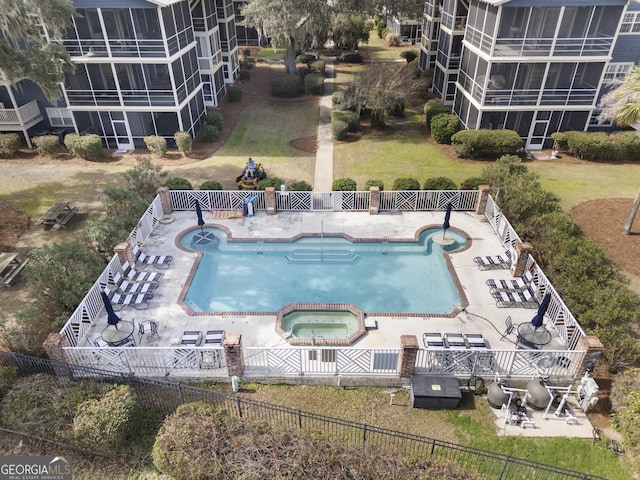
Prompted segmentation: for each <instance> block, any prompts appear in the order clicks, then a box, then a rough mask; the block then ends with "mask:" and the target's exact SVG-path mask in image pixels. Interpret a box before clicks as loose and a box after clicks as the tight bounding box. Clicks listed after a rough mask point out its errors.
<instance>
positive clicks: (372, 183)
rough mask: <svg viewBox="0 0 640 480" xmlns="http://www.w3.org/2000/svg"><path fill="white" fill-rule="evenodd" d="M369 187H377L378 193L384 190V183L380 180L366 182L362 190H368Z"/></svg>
mask: <svg viewBox="0 0 640 480" xmlns="http://www.w3.org/2000/svg"><path fill="white" fill-rule="evenodd" d="M371 187H378V188H380V191H383V190H384V182H383V181H382V180H367V183H365V184H364V189H365V190H369V189H370V188H371Z"/></svg>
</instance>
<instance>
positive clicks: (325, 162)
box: [313, 57, 335, 192]
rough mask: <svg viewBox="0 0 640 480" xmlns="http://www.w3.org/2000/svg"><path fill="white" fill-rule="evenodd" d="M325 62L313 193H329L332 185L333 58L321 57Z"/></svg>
mask: <svg viewBox="0 0 640 480" xmlns="http://www.w3.org/2000/svg"><path fill="white" fill-rule="evenodd" d="M322 59H323V60H325V61H326V62H327V67H326V70H325V82H324V95H322V97H321V98H320V118H319V120H318V150H317V152H316V168H315V174H314V177H313V190H314V191H315V192H330V191H331V185H332V184H333V134H332V132H331V107H332V100H331V97H332V95H333V79H334V77H335V70H334V68H333V64H334V61H335V58H333V57H322Z"/></svg>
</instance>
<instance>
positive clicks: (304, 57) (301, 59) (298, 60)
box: [296, 53, 316, 63]
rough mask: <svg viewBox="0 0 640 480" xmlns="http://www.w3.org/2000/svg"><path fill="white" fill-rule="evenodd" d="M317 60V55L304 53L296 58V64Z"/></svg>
mask: <svg viewBox="0 0 640 480" xmlns="http://www.w3.org/2000/svg"><path fill="white" fill-rule="evenodd" d="M315 60H316V56H315V55H309V54H306V53H302V54H300V55H298V56H297V57H296V63H311V62H313V61H315Z"/></svg>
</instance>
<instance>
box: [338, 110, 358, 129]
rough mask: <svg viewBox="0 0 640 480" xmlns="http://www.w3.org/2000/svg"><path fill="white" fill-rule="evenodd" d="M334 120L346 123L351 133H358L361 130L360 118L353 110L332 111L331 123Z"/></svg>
mask: <svg viewBox="0 0 640 480" xmlns="http://www.w3.org/2000/svg"><path fill="white" fill-rule="evenodd" d="M334 120H341V121H343V122H345V123H346V124H347V125H348V126H349V131H350V132H356V131H357V130H358V129H359V128H360V116H359V115H358V114H357V113H356V112H353V111H351V110H332V111H331V121H332V122H333V121H334Z"/></svg>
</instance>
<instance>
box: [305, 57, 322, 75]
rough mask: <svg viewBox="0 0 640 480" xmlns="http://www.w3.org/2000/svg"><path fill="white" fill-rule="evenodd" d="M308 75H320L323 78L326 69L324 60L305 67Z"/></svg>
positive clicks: (315, 61)
mask: <svg viewBox="0 0 640 480" xmlns="http://www.w3.org/2000/svg"><path fill="white" fill-rule="evenodd" d="M307 68H308V69H309V73H320V74H322V75H323V76H324V72H325V70H326V68H327V61H326V60H314V61H313V62H310V63H309V64H308V65H307Z"/></svg>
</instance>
